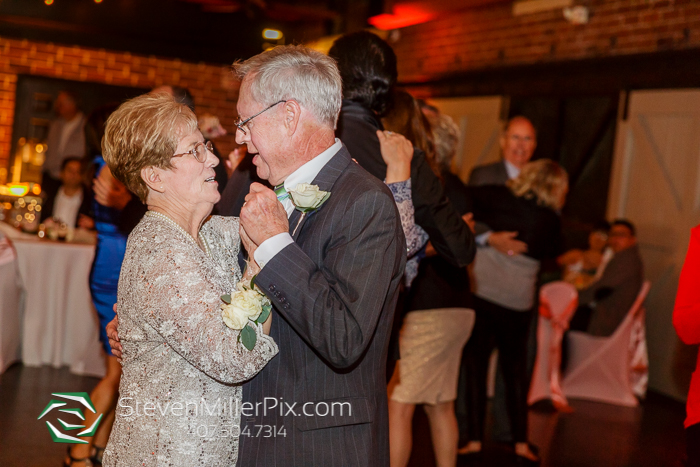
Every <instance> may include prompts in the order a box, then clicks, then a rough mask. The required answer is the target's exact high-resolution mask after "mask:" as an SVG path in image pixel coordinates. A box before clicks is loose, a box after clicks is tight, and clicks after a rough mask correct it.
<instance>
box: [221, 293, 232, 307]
mask: <svg viewBox="0 0 700 467" xmlns="http://www.w3.org/2000/svg"><path fill="white" fill-rule="evenodd" d="M221 301H223V302H224V303H225V304H227V305H230V304H231V295H229V294H226V295H222V296H221Z"/></svg>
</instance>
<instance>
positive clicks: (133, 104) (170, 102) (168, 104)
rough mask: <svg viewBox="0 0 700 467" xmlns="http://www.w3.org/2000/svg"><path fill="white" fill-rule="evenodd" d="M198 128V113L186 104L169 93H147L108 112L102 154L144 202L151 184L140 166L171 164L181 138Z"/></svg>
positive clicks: (166, 165)
mask: <svg viewBox="0 0 700 467" xmlns="http://www.w3.org/2000/svg"><path fill="white" fill-rule="evenodd" d="M196 130H197V117H195V115H194V113H193V112H192V111H191V110H190V109H189V108H188V107H187V106H186V105H185V104H181V103H179V102H176V101H175V99H174V98H173V96H170V95H167V94H144V95H142V96H138V97H135V98H133V99H131V100H128V101H126V102H125V103H123V104H122V105H120V106H119V108H118V109H117V110H115V111H114V112H113V113H112V115H110V116H109V118H108V119H107V123H106V124H105V135H104V138H103V139H102V156H103V157H104V159H105V161H106V162H107V165H108V166H109V169H110V170H111V171H112V174H113V175H114V177H115V178H116V179H117V180H119V181H120V182H122V183H123V184H124V185H125V186H126V187H127V188H128V189H129V190H130V191H131V192H132V193H134V194H136V195H137V196H138V197H139V199H140V200H141V201H142V202H144V203H145V202H146V198H147V197H148V186H147V185H146V183H145V182H144V181H143V179H142V178H141V169H143V168H145V167H159V168H162V169H169V168H171V167H172V164H171V159H172V157H173V155H174V154H175V150H176V149H177V144H178V142H179V141H180V139H181V138H182V137H183V136H186V135H189V134H190V133H192V132H194V131H196Z"/></svg>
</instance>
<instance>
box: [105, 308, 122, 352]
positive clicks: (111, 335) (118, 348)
mask: <svg viewBox="0 0 700 467" xmlns="http://www.w3.org/2000/svg"><path fill="white" fill-rule="evenodd" d="M112 309H113V310H114V313H115V316H114V319H113V320H112V321H110V322H109V323H107V326H106V329H107V338H108V339H109V346H110V347H111V348H112V355H114V356H115V357H117V359H119V361H120V362H121V361H122V344H121V342H119V333H118V332H117V327H118V326H119V315H117V314H116V313H117V304H116V303H115V304H114V306H113V307H112Z"/></svg>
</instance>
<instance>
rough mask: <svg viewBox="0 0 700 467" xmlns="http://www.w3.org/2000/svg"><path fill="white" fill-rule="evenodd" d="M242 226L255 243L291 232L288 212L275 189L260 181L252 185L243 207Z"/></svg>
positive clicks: (258, 243)
mask: <svg viewBox="0 0 700 467" xmlns="http://www.w3.org/2000/svg"><path fill="white" fill-rule="evenodd" d="M241 227H242V228H243V229H244V230H245V233H246V235H247V237H248V239H250V241H251V242H252V243H254V244H255V245H260V244H261V243H262V242H264V241H265V240H267V239H268V238H270V237H274V236H275V235H277V234H281V233H284V232H289V220H288V219H287V212H286V211H285V210H284V207H283V206H282V203H280V202H279V201H278V200H277V195H275V192H274V191H272V190H271V189H269V188H267V187H265V186H263V185H261V184H260V183H253V184H252V185H251V186H250V193H248V194H247V195H246V197H245V203H243V208H242V209H241ZM241 238H242V237H241Z"/></svg>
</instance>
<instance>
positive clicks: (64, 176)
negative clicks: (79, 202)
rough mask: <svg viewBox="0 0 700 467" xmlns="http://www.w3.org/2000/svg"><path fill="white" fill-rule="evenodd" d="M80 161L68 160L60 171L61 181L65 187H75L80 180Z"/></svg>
mask: <svg viewBox="0 0 700 467" xmlns="http://www.w3.org/2000/svg"><path fill="white" fill-rule="evenodd" d="M80 168H81V167H80V162H78V161H70V162H68V163H67V164H66V166H65V168H64V169H63V170H62V171H61V174H60V176H61V181H62V182H63V185H65V186H66V187H67V188H77V187H79V186H80V183H81V181H82V173H81V171H80Z"/></svg>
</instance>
